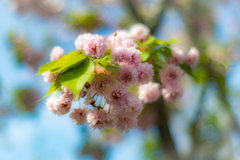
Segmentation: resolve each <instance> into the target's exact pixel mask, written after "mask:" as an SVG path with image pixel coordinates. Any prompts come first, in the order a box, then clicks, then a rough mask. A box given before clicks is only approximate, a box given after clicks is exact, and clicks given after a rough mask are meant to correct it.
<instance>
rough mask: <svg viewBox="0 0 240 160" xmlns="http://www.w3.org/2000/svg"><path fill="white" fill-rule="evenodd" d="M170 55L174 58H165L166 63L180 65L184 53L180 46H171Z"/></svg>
mask: <svg viewBox="0 0 240 160" xmlns="http://www.w3.org/2000/svg"><path fill="white" fill-rule="evenodd" d="M171 50H172V55H173V57H174V58H171V57H167V62H168V63H171V64H181V63H183V61H184V58H185V57H184V56H185V55H184V51H183V47H182V46H181V45H180V44H174V45H171Z"/></svg>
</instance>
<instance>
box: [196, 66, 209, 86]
mask: <svg viewBox="0 0 240 160" xmlns="http://www.w3.org/2000/svg"><path fill="white" fill-rule="evenodd" d="M195 78H196V82H197V83H204V82H206V81H207V80H208V78H209V71H208V70H207V68H206V67H204V66H203V67H200V68H198V69H197V70H196V71H195Z"/></svg>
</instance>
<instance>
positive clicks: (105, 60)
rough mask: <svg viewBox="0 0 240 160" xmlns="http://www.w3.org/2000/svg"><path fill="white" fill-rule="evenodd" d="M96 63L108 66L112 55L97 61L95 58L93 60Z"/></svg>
mask: <svg viewBox="0 0 240 160" xmlns="http://www.w3.org/2000/svg"><path fill="white" fill-rule="evenodd" d="M91 59H92V60H93V61H94V62H97V63H100V64H101V65H104V66H106V65H107V63H108V61H109V59H110V55H105V56H104V57H103V58H99V59H95V58H91Z"/></svg>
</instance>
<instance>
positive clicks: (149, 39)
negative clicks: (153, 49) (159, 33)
mask: <svg viewBox="0 0 240 160" xmlns="http://www.w3.org/2000/svg"><path fill="white" fill-rule="evenodd" d="M156 40H157V39H156V38H155V37H154V36H149V37H148V38H147V40H146V42H145V44H146V45H151V44H153V43H154V42H155V41H156Z"/></svg>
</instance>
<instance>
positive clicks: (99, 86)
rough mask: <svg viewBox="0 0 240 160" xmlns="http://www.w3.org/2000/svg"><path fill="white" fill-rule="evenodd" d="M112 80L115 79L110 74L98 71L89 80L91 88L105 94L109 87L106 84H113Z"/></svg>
mask: <svg viewBox="0 0 240 160" xmlns="http://www.w3.org/2000/svg"><path fill="white" fill-rule="evenodd" d="M114 82H115V81H114V79H113V76H112V75H107V74H103V73H100V74H97V75H95V76H94V78H93V80H92V82H91V84H92V86H91V88H93V90H95V91H96V92H97V93H99V94H102V95H105V94H106V92H107V91H108V90H109V88H107V85H108V84H109V85H113V83H114Z"/></svg>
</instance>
